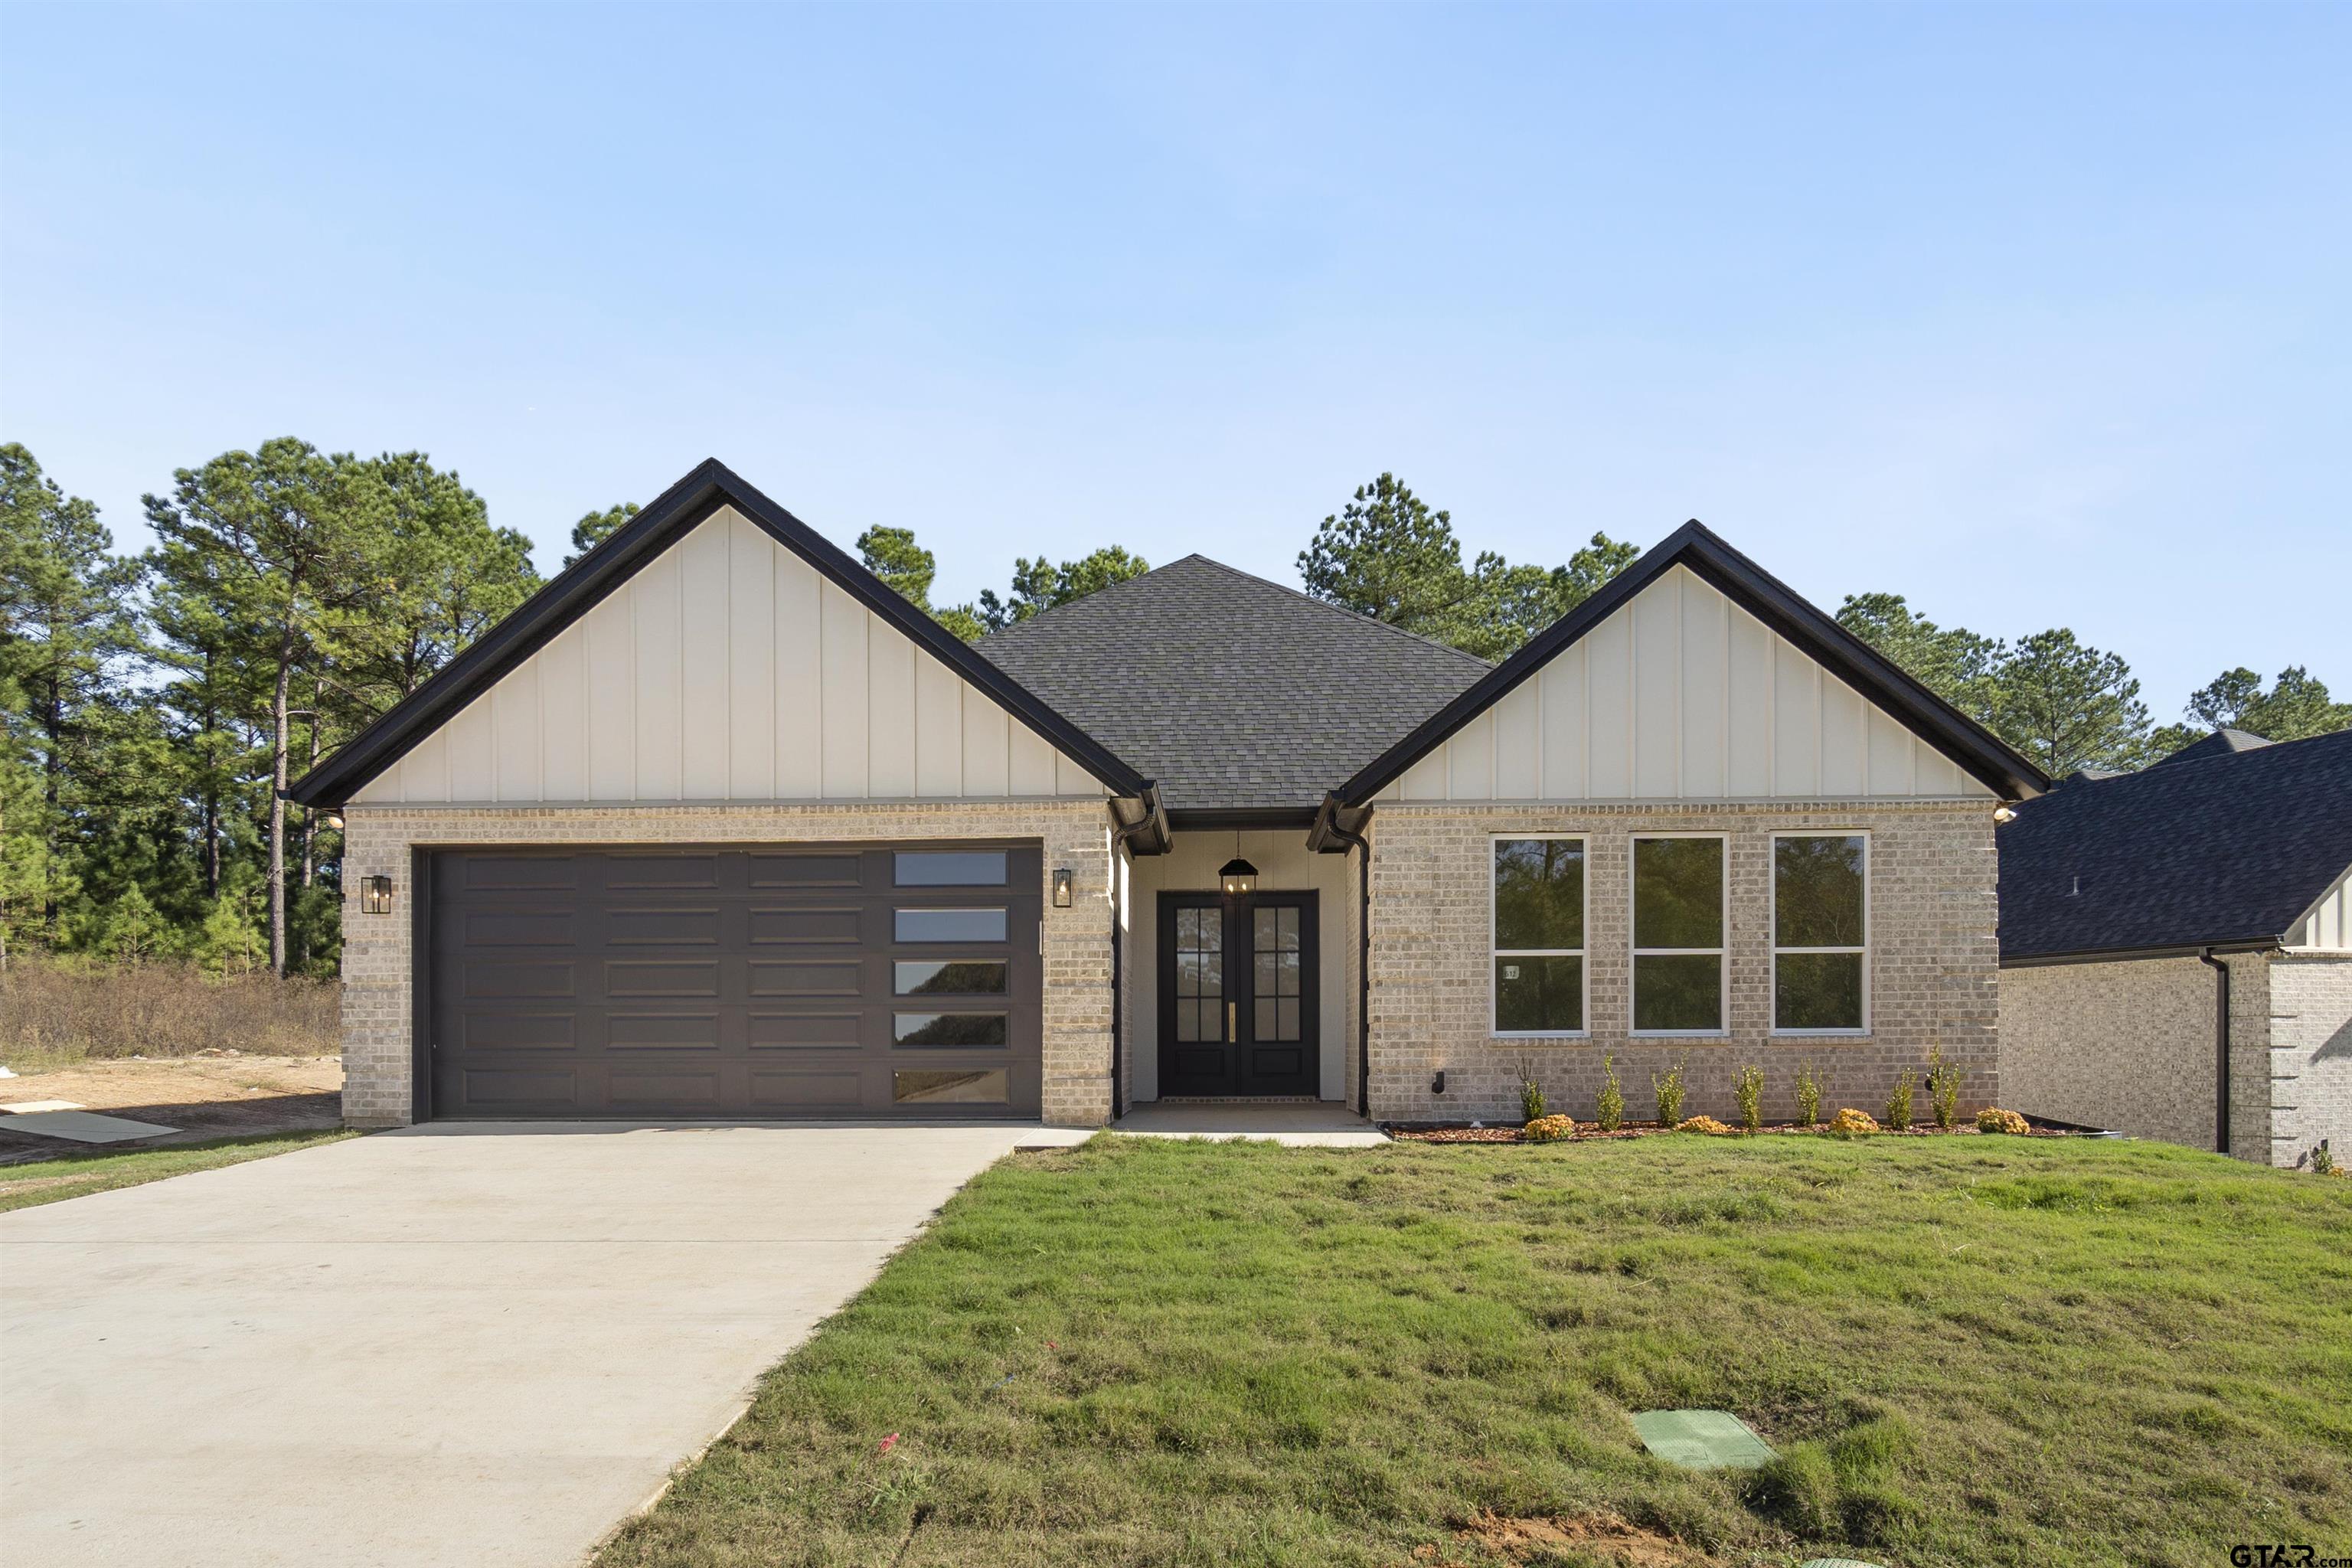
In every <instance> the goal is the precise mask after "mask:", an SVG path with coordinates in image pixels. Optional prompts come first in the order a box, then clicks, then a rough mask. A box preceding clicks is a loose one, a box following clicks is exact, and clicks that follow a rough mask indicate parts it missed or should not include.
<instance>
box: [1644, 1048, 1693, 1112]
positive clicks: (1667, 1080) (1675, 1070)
mask: <svg viewBox="0 0 2352 1568" xmlns="http://www.w3.org/2000/svg"><path fill="white" fill-rule="evenodd" d="M1650 1088H1651V1089H1652V1091H1653V1092H1654V1093H1655V1094H1656V1095H1657V1097H1658V1125H1659V1126H1661V1127H1679V1126H1681V1125H1682V1120H1683V1097H1684V1096H1685V1094H1686V1093H1687V1092H1688V1091H1687V1090H1686V1089H1685V1088H1684V1086H1683V1058H1681V1057H1676V1058H1675V1065H1674V1066H1672V1067H1670V1068H1667V1069H1666V1076H1665V1077H1664V1078H1660V1077H1659V1076H1658V1075H1657V1074H1656V1073H1652V1074H1651V1075H1650Z"/></svg>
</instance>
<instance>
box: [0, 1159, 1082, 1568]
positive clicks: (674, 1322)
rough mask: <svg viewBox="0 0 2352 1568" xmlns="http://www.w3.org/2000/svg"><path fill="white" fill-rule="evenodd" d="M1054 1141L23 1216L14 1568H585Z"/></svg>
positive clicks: (0, 1325) (259, 1171) (228, 1183)
mask: <svg viewBox="0 0 2352 1568" xmlns="http://www.w3.org/2000/svg"><path fill="white" fill-rule="evenodd" d="M1037 1136H1038V1135H1037V1130H1036V1129H1035V1128H1034V1127H1031V1128H1027V1129H1022V1128H1016V1127H1012V1126H998V1127H976V1126H951V1127H939V1126H934V1127H908V1126H893V1127H887V1128H884V1127H792V1128H784V1127H725V1128H634V1127H622V1126H614V1125H611V1124H595V1123H567V1124H560V1125H536V1126H506V1125H495V1126H493V1125H481V1124H475V1125H469V1126H463V1127H458V1126H434V1127H425V1128H417V1129H412V1130H409V1131H403V1132H392V1133H383V1134H380V1135H378V1136H375V1137H372V1138H361V1139H354V1140H352V1141H351V1142H342V1143H335V1144H330V1145H327V1146H324V1147H321V1148H318V1149H310V1150H304V1151H302V1152H298V1153H292V1154H284V1155H279V1156H277V1157H275V1158H271V1159H266V1160H257V1161H255V1162H253V1163H249V1164H244V1165H236V1166H231V1167H229V1168H227V1169H226V1170H219V1171H208V1172H204V1173H199V1174H195V1175H188V1176H181V1177H176V1178H173V1179H171V1180H168V1181H162V1182H156V1183H152V1184H149V1185H146V1186H142V1187H130V1188H125V1189H122V1190H121V1191H117V1192H110V1193H100V1194H94V1195H92V1196H89V1197H85V1198H75V1199H71V1200H69V1201H67V1202H64V1203H58V1204H52V1205H47V1206H46V1207H42V1208H34V1209H26V1210H22V1211H19V1212H18V1213H16V1214H11V1215H5V1216H0V1561H5V1563H8V1564H9V1565H10V1568H51V1565H53V1564H82V1563H126V1564H127V1563H141V1564H146V1563H174V1564H192V1565H193V1564H204V1563H223V1564H228V1563H234V1564H239V1565H253V1564H265V1563H288V1564H296V1563H299V1564H306V1565H311V1564H317V1565H324V1564H347V1563H386V1564H393V1563H398V1564H413V1565H421V1564H429V1563H467V1564H475V1563H483V1564H489V1563H495V1564H499V1565H502V1568H503V1565H506V1564H540V1563H547V1564H557V1563H576V1562H578V1561H579V1560H580V1559H581V1558H582V1557H583V1556H584V1555H585V1554H586V1553H587V1552H588V1551H589V1550H590V1549H591V1548H592V1547H593V1545H594V1544H595V1543H596V1542H597V1541H598V1540H600V1539H601V1538H602V1537H603V1536H604V1534H605V1532H606V1531H609V1530H610V1529H611V1528H612V1527H613V1526H614V1524H615V1523H616V1522H618V1521H620V1520H622V1519H623V1518H624V1517H625V1516H626V1515H627V1514H628V1513H629V1512H630V1511H631V1510H633V1509H635V1508H636V1507H638V1506H639V1505H640V1504H642V1503H644V1502H645V1501H646V1500H647V1499H648V1498H649V1497H651V1496H652V1495H653V1494H654V1492H655V1491H656V1489H658V1488H659V1487H660V1485H661V1484H662V1481H663V1479H664V1478H665V1477H666V1476H667V1475H668V1473H669V1472H670V1471H671V1469H672V1468H675V1467H676V1466H677V1464H678V1462H679V1461H681V1460H683V1459H686V1458H689V1457H690V1456H692V1455H693V1454H694V1453H696V1452H697V1451H698V1449H700V1448H701V1447H703V1445H705V1444H706V1443H708V1442H709V1440H710V1439H711V1438H712V1437H713V1436H717V1435H718V1434H719V1432H720V1431H721V1430H723V1429H724V1428H725V1427H726V1426H727V1425H728V1424H729V1423H730V1421H732V1420H733V1419H734V1417H735V1415H736V1414H737V1412H738V1411H739V1410H740V1409H741V1407H742V1405H743V1404H744V1402H745V1401H746V1399H747V1397H748V1396H749V1394H750V1392H751V1385H752V1384H753V1382H754V1381H755V1380H756V1379H757V1378H758V1376H759V1374H760V1373H761V1371H762V1370H764V1369H765V1368H767V1367H768V1366H770V1365H772V1363H774V1362H775V1361H776V1360H777V1359H778V1358H780V1357H781V1356H782V1355H783V1354H784V1352H787V1351H789V1350H791V1349H792V1348H793V1346H794V1345H796V1344H798V1343H799V1342H801V1341H802V1340H803V1339H804V1338H805V1337H806V1336H807V1335H808V1333H809V1331H810V1330H811V1328H812V1327H813V1326H814V1324H815V1323H816V1322H817V1321H818V1320H819V1319H821V1318H823V1317H824V1316H825V1315H826V1314H828V1313H830V1312H832V1311H834V1310H835V1309H836V1308H838V1307H840V1306H841V1305H842V1303H844V1302H845V1301H846V1300H848V1299H849V1298H850V1297H851V1296H853V1295H855V1294H856V1292H857V1291H858V1290H859V1289H862V1288H863V1287H864V1286H865V1285H866V1282H867V1281H868V1280H870V1279H873V1277H874V1275H875V1273H876V1271H877V1270H878V1269H879V1268H880V1267H881V1265H882V1263H883V1261H884V1259H885V1258H887V1257H888V1256H889V1254H890V1253H891V1251H892V1250H893V1249H894V1248H896V1247H898V1246H899V1245H900V1244H901V1243H903V1242H905V1241H906V1240H908V1238H909V1237H912V1236H913V1235H914V1234H915V1232H916V1230H917V1229H918V1228H919V1226H921V1225H922V1224H923V1222H924V1221H925V1219H926V1218H927V1217H928V1216H929V1215H930V1214H931V1213H932V1211H933V1210H935V1209H936V1208H937V1207H938V1206H939V1205H940V1204H941V1203H943V1202H945V1201H946V1199H947V1198H948V1197H949V1196H950V1194H952V1193H954V1191H955V1190H956V1189H957V1188H958V1187H959V1186H961V1185H962V1184H964V1183H965V1182H966V1181H968V1180H970V1179H971V1177H972V1176H973V1175H974V1174H975V1173H978V1172H979V1171H980V1170H982V1168H983V1167H984V1166H986V1165H988V1164H989V1163H991V1162H992V1161H993V1160H995V1159H996V1158H997V1157H998V1156H999V1155H1001V1154H1003V1153H1005V1152H1008V1151H1009V1150H1011V1149H1012V1148H1013V1145H1014V1144H1015V1143H1016V1142H1036V1141H1037Z"/></svg>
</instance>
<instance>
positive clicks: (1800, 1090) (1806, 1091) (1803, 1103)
mask: <svg viewBox="0 0 2352 1568" xmlns="http://www.w3.org/2000/svg"><path fill="white" fill-rule="evenodd" d="M1821 1120H1822V1075H1821V1074H1820V1073H1819V1072H1818V1071H1816V1070H1815V1069H1814V1067H1813V1064H1812V1063H1811V1062H1807V1063H1805V1064H1804V1065H1803V1066H1801V1067H1800V1068H1798V1069H1797V1125H1798V1126H1800V1127H1812V1126H1817V1125H1819V1124H1820V1122H1821Z"/></svg>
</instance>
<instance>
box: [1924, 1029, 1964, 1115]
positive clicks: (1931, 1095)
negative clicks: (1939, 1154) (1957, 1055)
mask: <svg viewBox="0 0 2352 1568" xmlns="http://www.w3.org/2000/svg"><path fill="white" fill-rule="evenodd" d="M1967 1076H1968V1075H1967V1074H1966V1073H1964V1072H1962V1071H1961V1070H1960V1064H1959V1063H1958V1062H1956V1061H1953V1060H1952V1059H1951V1058H1948V1057H1947V1056H1945V1055H1944V1047H1941V1046H1937V1047H1936V1048H1935V1049H1934V1050H1932V1051H1930V1052H1928V1053H1927V1105H1928V1107H1929V1109H1930V1110H1933V1111H1934V1112H1935V1115H1936V1125H1937V1126H1938V1127H1940V1128H1942V1129H1943V1130H1944V1131H1947V1132H1949V1131H1951V1130H1952V1119H1953V1118H1954V1117H1955V1116H1957V1115H1958V1113H1959V1109H1960V1080H1961V1079H1964V1078H1966V1077H1967Z"/></svg>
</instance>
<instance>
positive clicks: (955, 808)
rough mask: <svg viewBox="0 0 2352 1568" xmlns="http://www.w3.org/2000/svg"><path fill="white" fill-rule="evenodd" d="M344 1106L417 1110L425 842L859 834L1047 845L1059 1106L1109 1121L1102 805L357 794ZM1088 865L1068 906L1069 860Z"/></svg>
mask: <svg viewBox="0 0 2352 1568" xmlns="http://www.w3.org/2000/svg"><path fill="white" fill-rule="evenodd" d="M343 816H344V821H345V824H346V826H345V834H346V837H345V847H344V851H343V886H344V888H345V889H346V895H345V898H346V901H345V904H344V908H343V1117H344V1120H345V1121H348V1122H350V1123H351V1124H352V1125H353V1126H356V1127H398V1126H404V1125H405V1124H406V1123H407V1122H408V1121H409V1116H410V1108H411V1106H412V1104H413V1103H414V1101H413V1098H412V1092H411V1090H412V1086H411V1082H410V1077H411V1062H412V1057H411V1054H410V1046H411V1038H412V1037H411V1030H410V1011H409V1009H410V1002H411V998H412V995H413V987H412V984H411V971H410V967H409V964H410V952H409V948H410V932H411V929H412V916H413V913H414V911H413V910H412V909H411V908H410V907H409V905H408V902H407V900H408V896H409V894H410V891H411V889H410V888H409V880H410V876H409V873H410V851H411V850H412V849H415V848H417V847H464V846H468V845H488V844H660V843H706V844H708V843H743V844H790V843H819V844H822V843H844V842H848V841H852V840H856V839H874V838H882V839H897V838H934V839H937V838H997V839H1003V838H1034V839H1042V840H1043V841H1044V844H1045V867H1044V871H1045V877H1046V878H1047V879H1049V880H1048V885H1047V887H1046V888H1045V893H1046V898H1045V909H1044V911H1043V924H1042V927H1041V931H1040V938H1041V941H1042V942H1043V948H1044V958H1045V998H1044V1002H1045V1103H1044V1109H1045V1121H1048V1122H1052V1123H1055V1124H1056V1125H1061V1126H1072V1127H1094V1126H1099V1125H1101V1124H1102V1123H1103V1122H1104V1121H1106V1120H1108V1117H1109V1115H1110V1000H1111V998H1110V919H1111V916H1110V908H1109V904H1108V898H1109V884H1108V875H1109V866H1110V858H1109V847H1108V836H1107V829H1108V821H1107V819H1106V817H1105V816H1104V813H1103V807H1102V803H1101V802H1100V801H1097V800H1070V801H939V802H927V803H924V804H921V805H908V804H904V803H900V804H892V805H711V806H677V805H642V806H629V805H593V806H464V807H457V806H441V807H431V806H390V805H351V806H348V807H346V808H345V810H344V813H343ZM1060 866H1067V867H1069V868H1072V870H1073V872H1074V873H1075V876H1074V879H1073V888H1072V895H1071V900H1070V907H1069V908H1068V909H1066V910H1057V909H1055V908H1054V907H1053V899H1052V896H1051V893H1052V889H1051V886H1050V879H1051V877H1052V875H1053V871H1054V868H1056V867H1060ZM378 874H382V875H388V876H390V877H391V878H392V879H393V883H394V887H395V889H398V893H397V898H398V902H397V904H396V905H395V912H394V913H393V914H391V915H363V914H361V913H360V912H359V909H358V891H357V889H359V887H360V885H361V882H362V879H364V878H366V877H370V876H374V875H378Z"/></svg>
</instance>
